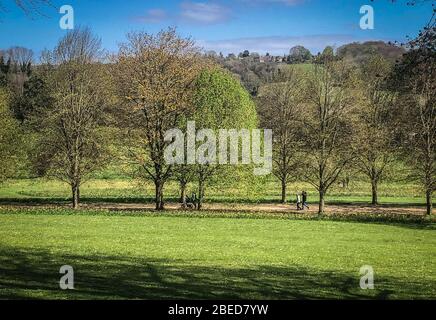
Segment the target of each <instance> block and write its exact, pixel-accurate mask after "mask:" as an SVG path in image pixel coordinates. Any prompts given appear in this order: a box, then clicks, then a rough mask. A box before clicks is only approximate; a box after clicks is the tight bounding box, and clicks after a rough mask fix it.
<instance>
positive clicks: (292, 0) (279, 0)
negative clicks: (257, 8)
mask: <svg viewBox="0 0 436 320" xmlns="http://www.w3.org/2000/svg"><path fill="white" fill-rule="evenodd" d="M241 1H243V2H246V3H250V4H283V5H285V6H295V5H299V4H303V3H305V2H308V1H309V0H241Z"/></svg>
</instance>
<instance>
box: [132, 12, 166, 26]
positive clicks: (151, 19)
mask: <svg viewBox="0 0 436 320" xmlns="http://www.w3.org/2000/svg"><path fill="white" fill-rule="evenodd" d="M167 18H168V15H167V13H166V12H165V10H162V9H150V10H148V11H147V14H146V15H145V16H140V17H137V18H136V20H138V21H141V22H145V23H159V22H162V21H164V20H166V19H167Z"/></svg>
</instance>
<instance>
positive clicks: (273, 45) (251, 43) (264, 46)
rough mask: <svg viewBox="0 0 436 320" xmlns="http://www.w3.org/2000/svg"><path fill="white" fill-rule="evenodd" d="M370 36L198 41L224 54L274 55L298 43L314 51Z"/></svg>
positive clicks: (365, 39) (283, 52)
mask: <svg viewBox="0 0 436 320" xmlns="http://www.w3.org/2000/svg"><path fill="white" fill-rule="evenodd" d="M369 40H373V39H370V38H357V37H355V36H352V35H342V34H330V35H329V34H326V35H307V36H298V37H296V36H272V37H253V38H239V39H228V40H217V41H204V40H203V41H201V40H200V41H198V43H199V45H201V46H202V47H203V48H204V50H214V51H216V52H223V53H224V54H228V53H235V54H238V53H239V52H242V51H244V50H249V51H250V52H258V53H261V54H265V53H266V52H269V53H270V54H274V55H283V54H288V53H289V50H290V49H291V48H292V47H294V46H297V45H302V46H304V47H306V48H307V49H309V50H310V51H311V52H312V53H314V54H316V53H317V52H320V51H322V50H323V49H324V48H325V47H326V46H333V47H339V46H341V45H343V44H346V43H350V42H355V41H356V42H357V41H369Z"/></svg>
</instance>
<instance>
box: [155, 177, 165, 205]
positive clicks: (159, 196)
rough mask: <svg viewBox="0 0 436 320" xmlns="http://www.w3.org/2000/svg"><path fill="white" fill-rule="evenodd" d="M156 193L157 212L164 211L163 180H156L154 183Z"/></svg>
mask: <svg viewBox="0 0 436 320" xmlns="http://www.w3.org/2000/svg"><path fill="white" fill-rule="evenodd" d="M154 185H155V188H156V192H155V204H156V210H163V209H164V202H163V182H162V181H161V180H156V181H155V182H154Z"/></svg>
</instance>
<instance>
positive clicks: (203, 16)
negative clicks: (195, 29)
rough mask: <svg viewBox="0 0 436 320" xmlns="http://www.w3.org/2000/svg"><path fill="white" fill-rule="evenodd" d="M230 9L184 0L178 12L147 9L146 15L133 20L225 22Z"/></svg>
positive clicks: (208, 23) (150, 21)
mask: <svg viewBox="0 0 436 320" xmlns="http://www.w3.org/2000/svg"><path fill="white" fill-rule="evenodd" d="M231 15H232V14H231V10H230V9H229V8H227V7H224V6H221V5H219V4H215V3H206V2H190V1H185V2H182V3H181V4H180V8H179V11H178V12H175V13H168V12H167V11H165V10H163V9H151V10H148V11H147V13H146V15H144V16H139V17H136V19H135V20H137V21H139V22H145V23H160V22H164V21H171V23H189V24H202V25H211V24H217V23H221V22H225V21H227V20H229V19H230V18H231Z"/></svg>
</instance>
